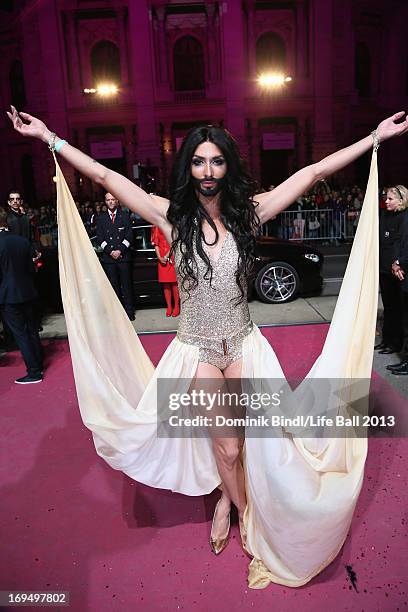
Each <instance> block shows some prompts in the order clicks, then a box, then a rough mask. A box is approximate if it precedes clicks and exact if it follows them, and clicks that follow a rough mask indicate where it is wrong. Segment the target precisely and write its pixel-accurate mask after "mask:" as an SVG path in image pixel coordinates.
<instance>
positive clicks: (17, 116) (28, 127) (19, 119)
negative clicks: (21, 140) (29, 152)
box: [7, 106, 51, 144]
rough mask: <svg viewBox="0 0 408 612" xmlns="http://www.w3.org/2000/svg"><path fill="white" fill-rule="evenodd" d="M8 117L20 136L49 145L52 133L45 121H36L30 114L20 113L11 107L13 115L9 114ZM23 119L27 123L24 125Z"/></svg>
mask: <svg viewBox="0 0 408 612" xmlns="http://www.w3.org/2000/svg"><path fill="white" fill-rule="evenodd" d="M7 115H8V116H9V119H10V121H11V122H12V124H13V127H14V129H15V130H16V131H17V132H18V133H19V134H21V135H22V136H29V137H30V138H39V139H40V140H42V141H43V142H45V143H47V144H48V141H49V139H50V136H51V132H50V130H49V129H48V128H47V126H46V125H45V123H44V122H43V121H40V119H36V117H33V116H32V115H29V114H28V113H23V112H21V113H18V111H17V109H16V108H15V107H14V106H11V113H9V112H7ZM23 119H24V121H26V122H27V123H23Z"/></svg>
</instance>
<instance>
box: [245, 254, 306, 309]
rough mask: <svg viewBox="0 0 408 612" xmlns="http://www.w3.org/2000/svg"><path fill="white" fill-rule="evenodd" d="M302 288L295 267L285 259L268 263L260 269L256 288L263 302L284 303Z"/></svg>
mask: <svg viewBox="0 0 408 612" xmlns="http://www.w3.org/2000/svg"><path fill="white" fill-rule="evenodd" d="M299 289H300V280H299V275H298V273H297V272H296V270H295V268H294V267H293V266H291V265H290V264H288V263H285V262H283V261H274V262H271V263H268V264H267V265H266V266H264V267H263V268H261V270H259V272H258V274H257V277H256V279H255V290H256V292H257V294H258V297H259V299H260V300H262V302H267V303H269V304H284V303H285V302H289V300H292V299H294V298H295V297H296V295H297V294H298V292H299Z"/></svg>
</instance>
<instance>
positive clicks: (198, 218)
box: [167, 125, 260, 302]
mask: <svg viewBox="0 0 408 612" xmlns="http://www.w3.org/2000/svg"><path fill="white" fill-rule="evenodd" d="M203 142H212V143H214V144H215V145H217V147H218V148H219V149H220V150H221V152H222V154H223V156H224V157H225V161H226V163H227V173H226V175H225V177H224V179H223V188H222V190H221V192H220V195H221V197H220V213H221V215H220V216H221V221H222V223H223V224H224V226H225V227H226V229H227V230H229V231H230V232H231V233H232V235H233V237H234V239H235V242H236V245H237V248H238V254H239V257H238V267H237V270H236V271H235V278H236V281H237V285H238V287H239V291H240V294H241V297H240V299H238V302H239V301H242V299H243V298H244V290H243V284H242V281H243V279H244V278H246V277H247V276H248V274H249V273H250V271H251V269H252V266H253V263H254V259H255V243H256V233H257V229H258V227H259V225H260V222H259V219H258V216H257V214H256V210H255V209H256V205H255V203H254V201H253V197H254V195H255V193H256V192H257V184H256V182H255V181H254V180H253V179H252V177H251V176H250V175H249V174H248V171H247V169H246V166H245V163H244V160H243V159H242V157H241V155H240V152H239V149H238V146H237V143H236V142H235V140H234V139H233V137H232V136H231V134H229V132H228V131H227V130H225V129H224V128H221V127H217V126H212V125H207V126H200V127H196V128H193V129H191V130H190V131H189V132H188V134H187V135H186V137H185V138H184V140H183V143H182V145H181V147H180V149H179V150H178V152H177V154H176V157H175V160H174V164H173V169H172V173H171V177H170V197H169V199H170V206H169V208H168V211H167V218H168V220H169V222H170V223H171V224H172V226H173V228H174V230H175V231H174V236H173V240H174V242H173V245H172V250H173V251H174V249H175V248H176V247H177V246H179V247H180V253H181V261H180V267H179V273H180V275H181V278H182V285H183V288H184V289H186V290H187V292H188V291H189V290H190V289H193V288H195V287H196V286H197V284H198V279H197V262H196V259H195V253H194V248H193V245H195V249H196V252H197V254H198V255H199V257H200V258H201V259H202V260H203V261H204V263H205V264H206V266H207V267H206V271H205V277H206V278H209V279H210V284H211V280H212V274H213V269H212V265H211V261H210V259H209V257H208V255H207V253H206V252H205V250H204V249H203V241H204V242H205V244H207V245H208V246H213V245H214V244H216V243H217V242H218V239H219V234H218V230H217V227H216V225H215V223H214V221H213V220H212V219H211V217H210V216H209V214H208V213H207V211H206V210H205V208H204V207H203V206H202V204H201V203H200V200H199V199H198V197H197V195H196V191H195V187H194V184H193V181H192V176H191V160H192V158H193V156H194V153H195V151H196V149H197V147H198V146H199V145H200V144H201V143H203ZM204 219H205V220H206V221H207V222H208V224H209V225H210V226H211V227H212V229H213V230H214V232H215V240H214V242H213V243H208V242H206V240H205V238H204V234H203V231H202V224H203V221H204Z"/></svg>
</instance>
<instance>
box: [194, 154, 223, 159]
mask: <svg viewBox="0 0 408 612" xmlns="http://www.w3.org/2000/svg"><path fill="white" fill-rule="evenodd" d="M193 157H195V158H197V159H202V160H205V157H201V155H193ZM221 157H222V158H224V155H222V154H221V155H215V156H214V157H211V160H214V159H220V158H221Z"/></svg>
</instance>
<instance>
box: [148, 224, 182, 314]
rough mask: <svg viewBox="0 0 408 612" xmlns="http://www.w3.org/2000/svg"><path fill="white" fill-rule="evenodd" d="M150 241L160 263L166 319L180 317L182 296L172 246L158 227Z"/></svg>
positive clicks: (159, 277)
mask: <svg viewBox="0 0 408 612" xmlns="http://www.w3.org/2000/svg"><path fill="white" fill-rule="evenodd" d="M150 240H151V243H152V245H153V246H154V249H155V251H156V255H157V259H158V261H159V263H158V280H159V283H163V291H164V298H165V300H166V304H167V310H166V317H171V316H172V317H178V315H179V314H180V296H179V290H178V286H177V277H176V270H175V268H174V261H173V259H172V258H169V252H170V245H169V243H168V242H167V240H166V239H165V237H164V234H163V232H162V231H161V230H160V229H159V228H158V227H152V233H151V237H150ZM172 297H173V305H172Z"/></svg>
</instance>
